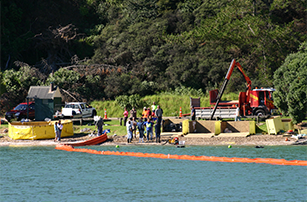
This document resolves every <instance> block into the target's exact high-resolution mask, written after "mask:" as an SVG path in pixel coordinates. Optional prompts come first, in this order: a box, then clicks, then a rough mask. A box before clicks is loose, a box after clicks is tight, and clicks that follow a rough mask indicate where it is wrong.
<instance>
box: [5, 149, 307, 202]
mask: <svg viewBox="0 0 307 202" xmlns="http://www.w3.org/2000/svg"><path fill="white" fill-rule="evenodd" d="M88 148H91V149H96V150H117V151H133V152H145V153H164V154H187V155H197V156H201V155H205V156H227V157H248V158H279V159H280V158H284V159H287V160H293V159H298V160H307V147H306V146H267V147H264V148H263V149H256V148H254V147H247V146H234V147H233V148H231V149H228V148H227V147H226V146H217V147H209V146H187V147H186V148H176V147H173V146H121V147H120V148H118V149H116V148H115V147H114V146H95V147H88ZM0 152H1V157H0V171H1V178H0V186H1V187H0V201H5V202H6V201H14V202H16V201H31V202H32V201H39V202H41V201H57V202H60V201H307V168H306V167H302V166H280V165H269V164H255V163H223V162H205V161H185V160H173V159H153V158H137V157H121V156H104V155H94V154H87V153H78V152H67V151H59V150H55V149H54V147H0Z"/></svg>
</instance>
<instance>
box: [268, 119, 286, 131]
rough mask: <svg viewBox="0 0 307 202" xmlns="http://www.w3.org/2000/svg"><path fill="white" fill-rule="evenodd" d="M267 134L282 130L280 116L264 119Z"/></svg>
mask: <svg viewBox="0 0 307 202" xmlns="http://www.w3.org/2000/svg"><path fill="white" fill-rule="evenodd" d="M265 123H266V127H267V131H268V134H269V135H270V134H275V135H277V134H278V133H279V132H280V131H281V130H284V126H283V124H282V121H281V118H280V117H276V118H274V119H267V120H266V121H265Z"/></svg>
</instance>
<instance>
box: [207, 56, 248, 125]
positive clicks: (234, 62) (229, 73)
mask: <svg viewBox="0 0 307 202" xmlns="http://www.w3.org/2000/svg"><path fill="white" fill-rule="evenodd" d="M235 67H237V68H238V69H239V70H240V72H241V73H242V74H243V76H244V78H245V81H246V83H247V89H246V97H245V98H246V99H245V103H248V102H249V99H250V91H251V87H252V81H251V80H250V78H249V77H248V76H247V75H246V74H245V72H244V71H243V69H242V67H241V65H240V63H238V62H236V60H235V59H233V60H232V61H231V63H230V66H229V68H228V71H227V74H226V76H225V80H224V82H223V85H222V87H221V89H220V90H219V93H218V95H217V99H216V103H215V106H214V109H213V111H212V114H211V120H212V119H213V117H214V114H215V111H216V108H217V106H218V105H219V102H220V100H221V98H222V96H223V93H224V90H225V88H226V86H227V84H228V81H229V79H230V77H231V75H232V72H233V70H234V68H235Z"/></svg>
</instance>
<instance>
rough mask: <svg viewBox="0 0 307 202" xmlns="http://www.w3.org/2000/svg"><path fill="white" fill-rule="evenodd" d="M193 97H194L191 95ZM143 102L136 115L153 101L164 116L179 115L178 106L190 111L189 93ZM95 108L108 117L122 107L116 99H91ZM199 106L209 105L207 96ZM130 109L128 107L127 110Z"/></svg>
mask: <svg viewBox="0 0 307 202" xmlns="http://www.w3.org/2000/svg"><path fill="white" fill-rule="evenodd" d="M193 98H195V97H193ZM236 99H238V95H237V94H235V93H230V94H227V95H225V96H223V98H222V100H236ZM141 100H142V101H143V103H147V104H146V106H139V107H138V108H136V110H137V114H138V116H141V114H142V111H143V107H150V106H151V105H152V103H153V102H155V103H156V104H158V105H160V106H161V108H162V109H163V115H164V116H179V110H180V107H181V109H182V113H183V114H187V113H190V96H189V95H174V94H159V95H150V96H146V97H143V98H141ZM90 104H91V105H92V106H93V107H95V108H96V109H97V114H98V115H99V116H102V117H103V116H104V110H105V109H106V110H107V116H108V117H122V116H123V112H124V109H123V108H121V107H120V106H119V104H118V103H117V102H116V101H93V102H91V103H90ZM200 106H201V107H209V106H210V103H209V96H205V97H201V98H200ZM129 110H130V109H128V111H129Z"/></svg>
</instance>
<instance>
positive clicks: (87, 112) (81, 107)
mask: <svg viewBox="0 0 307 202" xmlns="http://www.w3.org/2000/svg"><path fill="white" fill-rule="evenodd" d="M96 114H97V112H96V109H95V108H93V107H92V106H90V105H88V104H87V103H85V102H69V103H66V104H65V106H64V107H63V108H62V111H61V113H56V114H55V115H54V118H86V117H94V116H96Z"/></svg>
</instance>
